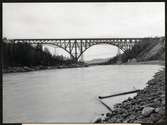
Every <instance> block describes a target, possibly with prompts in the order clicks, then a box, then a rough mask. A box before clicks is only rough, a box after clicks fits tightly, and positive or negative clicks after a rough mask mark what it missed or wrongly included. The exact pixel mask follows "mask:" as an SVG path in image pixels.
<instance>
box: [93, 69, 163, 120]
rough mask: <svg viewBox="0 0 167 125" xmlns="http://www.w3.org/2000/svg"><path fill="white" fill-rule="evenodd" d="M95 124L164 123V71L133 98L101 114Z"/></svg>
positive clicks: (156, 75)
mask: <svg viewBox="0 0 167 125" xmlns="http://www.w3.org/2000/svg"><path fill="white" fill-rule="evenodd" d="M94 122H95V123H166V118H165V69H163V70H161V71H159V72H157V73H156V74H155V75H154V78H153V79H152V80H150V81H148V82H147V86H146V87H145V88H144V89H143V90H141V91H139V92H138V93H137V95H136V96H135V97H134V98H128V99H127V100H125V101H123V102H122V103H118V104H115V105H114V108H113V109H112V112H109V113H106V114H105V115H104V114H102V116H100V117H99V118H98V119H96V120H95V121H94Z"/></svg>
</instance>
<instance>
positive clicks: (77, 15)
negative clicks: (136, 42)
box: [3, 2, 165, 60]
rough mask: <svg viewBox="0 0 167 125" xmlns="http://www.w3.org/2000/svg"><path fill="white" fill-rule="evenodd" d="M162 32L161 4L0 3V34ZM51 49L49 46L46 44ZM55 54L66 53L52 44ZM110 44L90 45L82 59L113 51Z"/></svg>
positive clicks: (56, 35) (133, 34)
mask: <svg viewBox="0 0 167 125" xmlns="http://www.w3.org/2000/svg"><path fill="white" fill-rule="evenodd" d="M164 35H165V4H164V3H163V2H157V3H153V2H150V3H147V2H144V3H142V2H140V3H137V2H134V3H111V2H109V3H3V37H7V38H9V39H12V38H103V37H109V38H113V37H154V36H164ZM50 50H51V51H52V52H54V49H53V47H51V48H50ZM56 52H57V53H58V54H60V55H61V54H63V55H68V54H66V53H65V51H63V50H61V49H59V48H56ZM116 52H117V48H116V47H114V46H111V45H101V46H93V47H91V48H90V49H88V50H87V51H86V52H85V53H84V59H85V60H90V59H93V58H107V57H111V56H114V55H116Z"/></svg>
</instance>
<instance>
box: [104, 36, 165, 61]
mask: <svg viewBox="0 0 167 125" xmlns="http://www.w3.org/2000/svg"><path fill="white" fill-rule="evenodd" d="M118 60H119V62H121V63H126V62H131V61H133V62H136V61H137V62H141V61H151V60H165V40H164V37H161V38H147V39H145V40H144V41H143V42H141V43H139V44H137V45H135V46H134V47H133V48H132V49H131V50H128V51H126V54H125V53H123V54H121V55H120V56H116V57H113V58H111V59H110V60H109V61H108V62H107V63H106V64H115V63H117V62H118Z"/></svg>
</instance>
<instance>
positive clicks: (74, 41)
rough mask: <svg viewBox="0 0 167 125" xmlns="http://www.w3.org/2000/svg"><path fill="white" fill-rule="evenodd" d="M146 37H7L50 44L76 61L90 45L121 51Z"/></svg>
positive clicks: (11, 40) (33, 42) (19, 40)
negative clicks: (108, 46)
mask: <svg viewBox="0 0 167 125" xmlns="http://www.w3.org/2000/svg"><path fill="white" fill-rule="evenodd" d="M144 39H146V38H70V39H67V38H66V39H8V40H9V41H10V42H13V43H15V44H17V43H19V42H23V43H30V44H51V45H54V46H57V47H60V48H62V49H64V50H65V51H66V52H67V53H69V54H70V56H71V57H72V58H73V59H74V60H76V61H78V59H79V58H80V56H81V55H82V54H83V53H84V52H85V51H86V50H87V49H88V48H90V47H92V46H94V45H99V44H109V45H114V46H117V47H118V48H119V49H121V50H122V51H123V52H125V50H128V49H131V48H132V47H133V46H134V45H135V44H136V43H139V42H141V41H143V40H144Z"/></svg>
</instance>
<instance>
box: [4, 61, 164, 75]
mask: <svg viewBox="0 0 167 125" xmlns="http://www.w3.org/2000/svg"><path fill="white" fill-rule="evenodd" d="M143 64H144V65H165V61H164V60H152V61H142V62H127V63H115V64H104V63H99V64H86V63H85V64H71V65H59V66H42V65H39V66H16V67H8V68H6V69H3V70H2V72H3V73H16V72H30V71H37V70H46V69H64V68H81V67H88V66H95V65H143Z"/></svg>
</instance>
